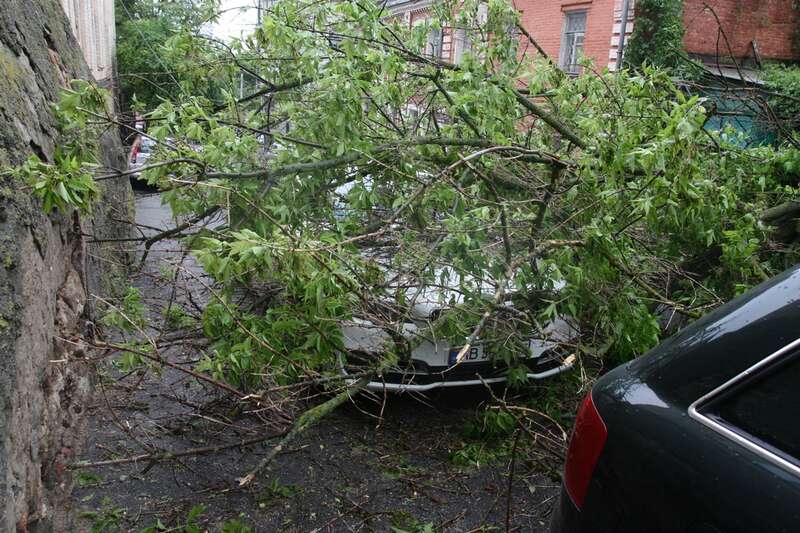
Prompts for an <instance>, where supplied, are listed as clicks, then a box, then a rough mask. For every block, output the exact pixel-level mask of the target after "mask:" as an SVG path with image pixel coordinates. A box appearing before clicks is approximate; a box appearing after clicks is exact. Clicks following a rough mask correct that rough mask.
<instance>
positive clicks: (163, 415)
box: [75, 194, 557, 532]
mask: <svg viewBox="0 0 800 533" xmlns="http://www.w3.org/2000/svg"><path fill="white" fill-rule="evenodd" d="M136 208H137V221H138V222H139V223H140V224H143V225H146V226H150V227H152V228H168V227H171V224H173V223H174V222H173V221H171V217H170V215H169V212H168V210H167V209H166V208H164V207H162V206H161V204H160V199H159V197H158V196H157V195H142V194H138V195H137V199H136ZM145 231H147V232H152V233H155V232H156V231H157V230H155V229H150V230H145ZM182 257H183V254H182V253H181V248H180V243H179V242H177V241H164V242H162V243H159V244H158V245H157V246H156V247H155V249H154V251H153V252H152V253H151V254H150V255H149V257H148V259H147V264H146V267H145V269H144V270H143V272H142V273H140V274H137V275H135V276H133V277H132V279H131V283H132V284H133V285H134V286H136V287H138V288H139V289H140V291H141V293H142V296H143V299H144V301H145V302H147V303H148V304H150V305H151V306H152V307H153V309H154V311H153V312H152V314H151V319H152V320H153V321H155V322H157V321H158V320H160V314H159V312H158V309H160V307H163V305H164V301H167V300H169V299H170V298H172V297H174V292H173V288H172V287H173V286H172V284H171V283H167V282H165V280H164V279H163V277H162V276H163V273H164V271H165V269H168V268H169V267H171V266H174V264H176V263H180V264H181V265H182V268H184V269H185V270H186V271H190V272H191V273H192V274H190V275H186V276H181V279H182V280H183V286H184V289H186V290H188V291H190V292H192V293H193V299H194V300H196V301H195V304H197V305H198V306H200V307H202V302H204V301H206V300H207V298H208V295H207V294H205V291H204V290H203V289H202V287H201V286H200V285H199V284H198V285H195V286H193V285H192V280H193V279H194V278H193V277H192V276H194V275H198V274H202V272H201V271H200V269H199V268H198V267H197V265H196V264H194V263H193V262H192V261H191V259H190V258H183V259H182ZM178 299H180V297H178ZM164 355H165V356H166V357H168V358H169V359H170V360H171V361H173V362H175V363H178V364H182V363H185V362H187V361H196V360H197V358H198V356H199V351H198V348H197V347H196V346H194V345H192V344H190V343H188V342H186V343H181V342H177V343H175V344H174V345H173V347H171V348H170V349H169V350H167V352H165V353H164ZM102 372H103V374H104V377H103V380H102V386H98V392H99V393H98V398H97V401H96V404H95V405H94V406H93V408H92V409H91V410H90V416H91V430H90V433H89V435H88V442H87V446H86V451H85V453H84V455H83V457H82V458H81V459H82V460H85V461H92V462H97V461H107V460H119V459H124V458H130V457H132V456H136V455H139V454H153V453H162V452H163V451H172V452H180V451H182V450H183V451H185V450H188V449H196V448H204V447H208V446H225V445H228V446H231V445H235V444H236V443H237V442H241V441H242V440H248V439H250V440H252V439H257V438H260V437H261V436H263V435H269V434H271V433H274V432H275V431H276V428H279V427H282V425H283V426H285V424H286V420H285V419H283V418H282V417H283V416H284V415H289V414H291V413H281V412H278V411H275V412H270V411H265V412H263V413H252V412H248V410H247V408H243V407H242V406H240V405H236V404H235V403H233V402H231V401H229V400H226V399H220V396H219V395H218V394H217V392H216V391H215V390H214V389H213V388H210V387H205V386H202V385H199V384H198V383H197V381H196V380H195V379H193V378H191V377H188V376H186V375H185V374H184V373H181V372H178V371H175V370H171V369H168V370H167V371H164V372H163V373H161V374H160V375H159V374H157V373H156V372H154V371H149V372H147V373H141V372H134V373H132V374H129V375H125V373H124V372H121V371H119V370H118V369H115V368H111V367H105V368H104V369H103V370H102ZM487 400H488V394H487V393H486V392H485V391H484V390H481V389H469V390H460V391H454V392H452V391H451V392H441V393H433V394H430V395H427V396H410V395H403V396H388V397H385V398H384V397H361V398H359V399H358V400H356V401H355V402H352V403H350V404H347V405H345V406H344V407H343V408H341V409H339V410H338V411H337V412H335V413H334V414H333V415H331V416H329V417H327V418H325V419H323V420H322V421H321V422H320V423H319V424H318V425H317V426H316V427H314V428H312V429H311V430H309V431H308V433H307V434H305V435H304V436H302V437H301V438H300V439H299V440H297V441H295V442H294V443H293V444H292V445H291V446H290V448H289V449H288V450H285V451H284V452H283V453H282V454H281V455H279V457H278V459H277V460H276V462H275V463H274V465H273V467H272V468H271V470H270V471H268V472H266V473H264V475H263V476H261V477H259V478H258V480H257V482H256V483H254V484H253V485H251V486H250V487H248V488H246V489H240V488H238V486H237V483H236V479H237V478H239V477H241V476H243V475H244V474H246V473H247V472H248V471H249V470H250V468H252V467H253V466H254V465H255V464H256V463H257V462H258V461H259V460H260V459H261V457H263V455H264V454H266V453H267V452H268V450H269V449H270V447H271V445H272V444H274V441H266V442H264V443H259V444H252V445H247V446H234V447H227V448H225V449H224V450H220V451H217V452H215V453H204V454H190V455H186V456H182V457H178V458H175V459H172V460H165V461H157V462H153V461H149V460H137V461H135V462H129V463H124V464H117V465H111V466H96V467H92V468H88V469H82V470H80V471H79V474H78V480H79V481H80V482H81V484H82V485H83V486H77V487H76V490H75V502H76V505H77V506H78V507H79V508H81V509H83V510H84V511H85V512H86V513H87V514H86V515H85V517H84V519H83V520H82V527H83V528H85V529H86V530H89V529H90V528H92V527H97V526H98V525H100V526H103V523H104V521H105V523H106V525H105V526H104V527H102V528H101V529H100V531H141V530H143V529H144V528H146V527H148V526H153V525H155V524H157V523H158V522H159V521H160V523H162V524H163V525H164V526H166V527H177V526H180V525H181V524H183V523H185V521H186V519H187V516H188V514H189V511H190V509H191V508H192V507H195V506H197V505H202V506H203V512H202V513H200V514H199V516H198V518H197V523H198V524H199V526H200V527H201V530H202V531H220V530H221V527H222V524H223V523H224V522H226V521H230V520H239V521H240V522H242V523H244V524H246V525H247V526H249V527H250V528H251V530H252V531H254V532H273V531H285V532H308V531H318V532H323V531H324V532H338V531H391V528H392V527H396V528H399V529H402V530H407V531H412V532H413V531H422V529H420V528H421V527H422V526H423V525H425V524H432V525H433V527H434V528H435V531H440V532H443V531H454V532H455V531H458V532H466V531H506V530H507V529H508V530H511V531H545V530H546V523H547V519H548V518H547V517H548V515H549V512H550V509H551V507H552V505H553V502H554V498H555V495H556V494H557V487H556V483H555V482H554V481H553V480H551V479H549V478H548V477H546V476H544V475H542V474H541V473H539V472H537V470H536V466H535V465H533V464H529V462H528V461H525V459H524V458H523V457H520V458H517V460H516V462H515V469H514V476H513V478H512V480H511V481H512V482H511V484H510V492H509V471H510V469H509V466H510V461H509V460H508V458H507V457H506V458H502V459H500V460H497V461H494V462H489V464H486V465H480V466H477V467H476V466H474V465H473V466H466V467H465V466H459V465H458V464H456V462H455V461H454V460H453V457H454V454H455V452H456V451H457V450H459V449H462V448H463V446H464V445H465V444H467V443H468V442H467V440H466V439H465V437H464V427H465V425H466V424H467V422H468V421H470V420H473V419H474V417H475V414H476V412H477V409H478V408H479V406H480V404H481V403H483V402H485V401H487ZM313 401H315V400H314V399H311V400H310V402H311V403H313ZM414 528H416V529H414Z"/></svg>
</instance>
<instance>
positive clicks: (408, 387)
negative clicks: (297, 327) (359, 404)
mask: <svg viewBox="0 0 800 533" xmlns="http://www.w3.org/2000/svg"><path fill="white" fill-rule="evenodd" d="M445 295H446V296H452V295H453V291H448V290H446V289H444V290H442V289H438V288H436V289H434V288H430V287H428V288H425V289H421V290H418V291H417V294H414V295H411V296H410V299H411V300H412V301H413V302H414V303H413V305H412V306H411V309H410V313H409V318H408V319H407V320H405V321H404V322H403V323H402V325H401V327H400V329H401V331H402V334H403V336H404V337H405V338H406V339H408V340H409V341H410V343H411V346H413V349H412V350H411V358H410V360H409V361H405V362H404V363H402V366H401V367H398V368H394V369H391V370H389V371H387V372H384V373H383V375H382V376H381V377H380V379H378V380H375V381H373V382H370V383H369V384H368V385H367V387H366V388H367V389H368V390H373V391H390V392H425V391H430V390H433V389H437V388H442V387H464V386H471V385H482V384H487V383H499V382H504V381H506V379H507V377H506V374H507V370H508V368H507V366H506V365H505V364H504V363H503V362H502V361H500V360H496V359H495V357H493V355H494V354H493V352H494V350H493V345H492V343H491V342H488V341H483V340H481V339H477V340H476V341H475V342H474V343H472V344H471V345H470V348H469V350H467V351H466V353H465V354H464V355H463V357H462V359H461V361H458V360H457V358H458V354H459V352H460V351H461V349H462V348H463V346H464V344H460V345H459V344H451V343H450V342H448V341H447V340H446V339H443V338H437V337H436V334H435V331H434V328H433V327H432V322H433V321H434V319H435V318H436V317H437V316H438V315H439V314H440V313H441V312H442V311H443V309H445V308H446V307H447V305H443V304H442V302H443V301H450V302H453V301H454V300H453V299H452V298H451V299H449V300H448V299H447V298H442V296H445ZM459 296H460V295H457V296H456V297H455V301H458V298H459ZM508 305H510V304H508ZM342 333H343V340H344V347H345V349H346V351H347V352H348V353H350V354H366V355H370V354H371V355H377V354H380V353H381V352H382V351H383V350H384V349H385V348H386V346H387V345H391V343H392V339H391V336H390V335H389V334H388V333H387V332H386V331H385V330H384V329H383V328H382V327H380V326H379V325H377V324H374V323H372V322H370V321H369V320H364V319H354V320H352V321H350V322H348V323H346V324H345V325H343V326H342ZM577 336H578V330H577V327H576V326H575V325H574V321H572V320H571V319H570V318H568V317H557V318H556V319H554V320H553V321H552V322H550V323H548V324H546V325H544V326H543V327H542V328H541V331H538V332H531V334H530V335H529V336H528V338H527V342H526V348H525V351H524V352H523V353H522V354H519V358H520V362H522V363H523V364H524V365H525V366H526V367H527V376H528V379H531V380H539V379H544V378H548V377H550V376H554V375H556V374H560V373H561V372H564V371H566V370H568V369H570V368H571V367H572V366H573V364H574V362H575V356H574V355H567V356H566V357H565V356H564V355H563V354H564V353H565V351H564V350H563V349H561V347H562V345H563V343H569V342H570V341H572V340H574V339H575V338H577ZM466 340H467V339H464V342H465V343H466ZM341 370H342V372H346V370H345V369H344V366H342V367H341ZM352 381H355V380H352ZM352 381H351V382H352Z"/></svg>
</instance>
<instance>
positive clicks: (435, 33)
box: [425, 28, 443, 58]
mask: <svg viewBox="0 0 800 533" xmlns="http://www.w3.org/2000/svg"><path fill="white" fill-rule="evenodd" d="M442 38H443V35H442V30H440V29H437V28H431V29H430V31H428V42H427V43H426V46H425V53H426V54H427V55H429V56H431V57H435V58H441V57H442Z"/></svg>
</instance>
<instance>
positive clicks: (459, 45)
mask: <svg viewBox="0 0 800 533" xmlns="http://www.w3.org/2000/svg"><path fill="white" fill-rule="evenodd" d="M454 46H455V50H454V53H453V63H455V64H459V63H461V60H462V59H463V58H464V53H465V52H468V51H469V50H470V49H471V48H472V40H471V39H470V35H469V33H468V32H467V30H466V29H465V28H457V29H456V30H455V43H454Z"/></svg>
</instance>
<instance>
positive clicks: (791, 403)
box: [701, 353, 800, 465]
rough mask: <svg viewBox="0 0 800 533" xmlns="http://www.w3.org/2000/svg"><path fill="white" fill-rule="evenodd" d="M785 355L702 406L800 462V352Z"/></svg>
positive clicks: (744, 433)
mask: <svg viewBox="0 0 800 533" xmlns="http://www.w3.org/2000/svg"><path fill="white" fill-rule="evenodd" d="M781 359H782V361H779V362H776V364H774V365H770V367H767V368H766V369H764V370H763V371H762V372H760V373H758V374H757V375H755V376H753V377H752V378H750V379H748V380H746V381H744V382H743V383H741V384H740V385H738V386H736V387H733V388H732V389H731V390H730V391H728V392H726V393H724V394H722V395H721V396H720V397H719V398H716V399H714V400H712V401H711V402H710V403H709V404H707V405H706V406H705V407H703V408H701V410H702V412H703V413H704V414H705V415H706V416H708V417H710V418H712V419H714V420H716V421H717V422H718V423H720V424H722V425H724V426H726V427H728V428H729V429H731V430H733V431H736V432H737V433H739V434H741V435H742V436H744V437H746V438H748V439H750V440H752V441H754V443H756V444H759V445H761V446H762V447H765V448H767V449H769V451H771V452H773V453H775V454H777V455H780V456H781V457H783V458H784V459H786V460H788V461H790V462H792V463H795V464H798V465H800V461H798V458H800V354H798V353H795V354H793V355H790V356H788V357H783V358H781Z"/></svg>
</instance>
